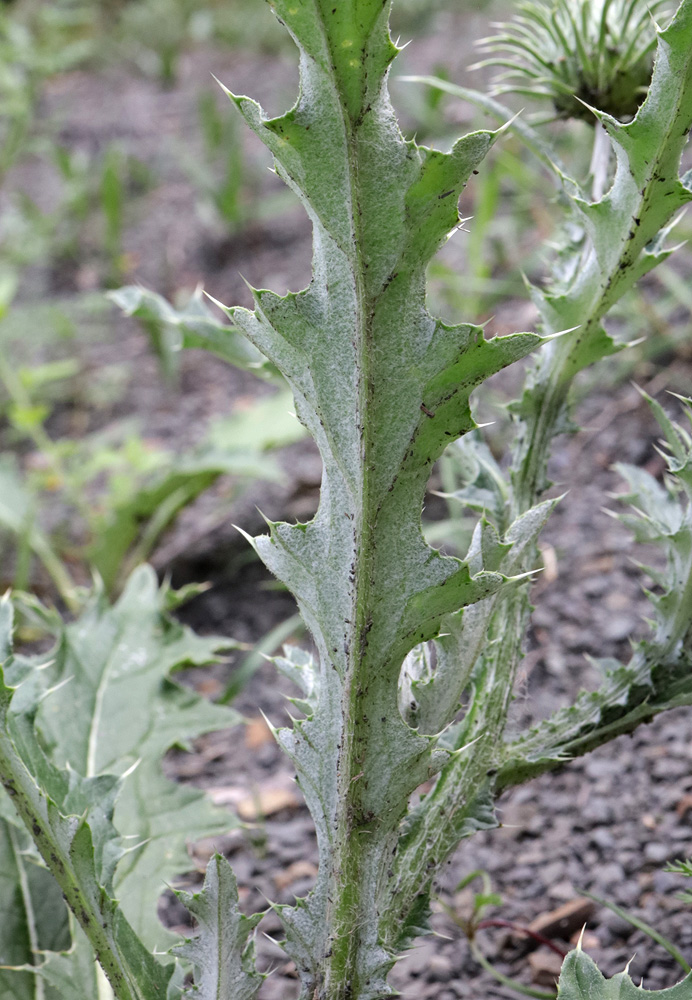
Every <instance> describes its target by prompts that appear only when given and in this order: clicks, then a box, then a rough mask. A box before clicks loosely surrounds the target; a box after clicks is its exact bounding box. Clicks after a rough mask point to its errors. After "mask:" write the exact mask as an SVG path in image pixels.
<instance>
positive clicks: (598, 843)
mask: <svg viewBox="0 0 692 1000" xmlns="http://www.w3.org/2000/svg"><path fill="white" fill-rule="evenodd" d="M589 843H590V844H593V845H594V847H597V848H598V849H599V851H610V850H612V849H613V848H614V847H615V837H614V836H613V835H612V833H611V832H610V830H606V829H605V828H604V827H597V828H596V829H595V830H592V831H591V834H590V836H589Z"/></svg>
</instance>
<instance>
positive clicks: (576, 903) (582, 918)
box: [529, 890, 594, 941]
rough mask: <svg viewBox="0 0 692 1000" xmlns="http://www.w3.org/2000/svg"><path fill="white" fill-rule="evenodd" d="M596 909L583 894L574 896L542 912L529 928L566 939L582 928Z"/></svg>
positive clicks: (535, 931) (536, 932)
mask: <svg viewBox="0 0 692 1000" xmlns="http://www.w3.org/2000/svg"><path fill="white" fill-rule="evenodd" d="M593 911H594V904H593V902H592V901H591V900H590V899H585V898H584V897H583V896H574V890H572V898H571V899H569V900H568V902H566V903H564V904H563V905H562V906H559V907H558V908H557V909H556V910H551V911H550V913H542V914H541V916H540V917H536V919H535V920H533V921H532V922H531V923H530V924H529V930H531V931H533V932H534V933H535V934H542V935H543V937H547V938H554V937H561V938H564V939H565V940H566V941H567V940H569V937H570V935H571V934H573V933H574V931H576V930H580V929H581V928H582V927H583V926H584V924H585V923H586V921H587V920H588V919H589V917H590V916H591V914H592V913H593Z"/></svg>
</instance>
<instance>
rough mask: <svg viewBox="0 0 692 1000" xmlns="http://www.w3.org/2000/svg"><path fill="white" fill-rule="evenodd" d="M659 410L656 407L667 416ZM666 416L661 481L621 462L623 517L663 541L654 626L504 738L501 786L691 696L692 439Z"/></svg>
mask: <svg viewBox="0 0 692 1000" xmlns="http://www.w3.org/2000/svg"><path fill="white" fill-rule="evenodd" d="M659 410H660V407H654V412H655V413H656V414H657V415H659V416H661V413H659ZM686 412H687V414H688V415H689V413H690V410H689V407H688V406H686ZM662 424H663V430H664V432H665V433H666V436H667V437H669V438H671V440H672V441H673V442H674V447H675V451H674V452H673V453H672V454H671V455H669V456H668V471H669V475H668V477H667V481H666V482H665V483H664V484H663V485H661V484H660V483H658V482H657V481H656V480H655V479H654V478H653V477H652V476H651V475H649V473H647V472H646V471H645V470H643V469H640V468H636V467H634V466H629V465H628V466H625V465H622V464H620V465H617V466H616V468H617V469H618V471H619V472H621V473H622V474H623V475H624V476H625V477H626V479H627V481H628V483H629V486H630V491H629V493H626V494H622V495H620V496H619V497H618V499H619V500H621V501H622V502H624V503H627V504H628V505H630V507H631V509H632V511H633V512H632V513H627V514H620V515H618V519H619V520H621V521H623V522H624V523H625V524H626V525H627V526H628V527H629V528H631V530H632V531H633V533H634V535H635V538H636V540H637V541H640V542H647V543H655V544H658V545H659V547H660V548H661V549H662V550H663V552H664V554H665V556H666V568H665V570H663V571H659V570H656V571H654V570H649V571H648V572H649V573H650V574H651V575H652V576H653V577H654V579H655V582H656V583H657V584H658V585H659V586H660V588H661V590H662V591H663V592H662V593H661V594H659V595H657V596H654V595H652V594H650V595H649V597H650V600H651V603H652V606H653V611H654V620H653V622H652V625H653V628H652V634H651V636H650V638H647V639H645V640H643V641H642V642H639V643H637V645H636V646H635V647H634V650H633V653H632V657H631V658H630V661H629V662H628V663H627V664H621V663H619V662H617V661H614V660H603V661H596V662H598V663H599V665H600V666H601V667H602V668H603V674H604V680H603V683H602V684H601V686H600V687H599V688H598V689H597V690H596V691H590V692H584V691H583V692H581V694H580V695H579V696H578V698H577V699H576V701H575V702H574V703H573V704H572V705H570V706H568V707H566V708H563V709H560V710H559V711H558V712H556V713H555V714H554V715H552V716H551V717H549V718H548V719H546V720H544V721H543V722H541V723H539V724H538V725H537V726H535V727H534V728H533V729H531V730H529V731H528V732H527V733H524V734H523V735H522V736H520V737H519V738H518V739H517V740H515V741H514V742H513V743H511V744H508V745H507V746H506V748H505V750H504V761H503V762H502V766H501V768H500V772H499V775H498V779H497V780H498V787H499V788H503V787H506V786H507V785H511V784H515V783H517V782H519V781H525V780H526V779H527V778H529V777H532V776H533V775H535V774H538V773H540V772H541V771H544V770H548V769H550V768H552V767H555V766H557V765H558V764H560V763H562V762H563V761H564V760H565V759H566V758H567V757H571V756H575V755H577V754H581V753H586V752H587V751H588V750H591V749H594V748H595V747H597V746H600V745H601V744H602V743H604V742H606V741H607V740H610V739H612V738H614V737H615V736H617V735H619V734H620V733H626V732H630V731H631V730H632V729H634V728H635V727H636V726H637V725H639V724H640V723H641V722H646V721H649V720H650V719H651V718H653V716H654V715H656V714H657V713H659V712H662V711H665V710H666V709H668V708H673V707H676V706H679V705H689V704H692V502H690V499H689V497H687V498H686V492H685V489H684V488H681V487H686V481H685V480H686V476H687V469H688V468H689V466H690V463H691V461H692V440H690V439H689V436H688V435H687V434H686V432H685V431H683V429H682V428H681V427H678V425H677V424H675V423H674V422H673V421H672V420H671V419H670V418H669V417H668V416H666V415H663V419H662Z"/></svg>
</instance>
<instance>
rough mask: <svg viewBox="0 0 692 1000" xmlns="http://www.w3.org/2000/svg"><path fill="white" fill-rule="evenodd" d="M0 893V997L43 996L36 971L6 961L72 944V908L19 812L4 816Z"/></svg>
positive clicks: (30, 960)
mask: <svg viewBox="0 0 692 1000" xmlns="http://www.w3.org/2000/svg"><path fill="white" fill-rule="evenodd" d="M3 803H4V804H9V802H8V799H7V796H5V795H3ZM0 899H2V920H1V921H0V998H2V1000H7V998H10V997H11V998H13V1000H40V990H39V988H37V985H36V980H35V978H34V973H31V972H21V971H15V970H14V969H6V968H3V967H5V966H14V967H21V966H24V965H27V966H32V965H34V963H39V962H40V961H41V956H39V954H38V952H39V951H59V950H61V949H63V948H67V947H69V944H70V929H69V921H68V913H69V911H68V909H67V907H66V906H65V903H64V901H63V898H62V893H61V891H60V888H59V887H58V884H57V883H56V881H55V880H54V878H53V877H52V875H50V874H49V872H47V871H46V870H45V868H43V867H41V865H40V858H39V856H38V855H37V853H36V851H35V849H33V843H32V841H31V838H30V837H29V835H28V833H27V832H26V830H25V829H24V828H23V826H22V825H21V824H20V823H19V819H18V817H17V816H16V814H15V815H14V816H12V817H11V818H10V819H5V818H0Z"/></svg>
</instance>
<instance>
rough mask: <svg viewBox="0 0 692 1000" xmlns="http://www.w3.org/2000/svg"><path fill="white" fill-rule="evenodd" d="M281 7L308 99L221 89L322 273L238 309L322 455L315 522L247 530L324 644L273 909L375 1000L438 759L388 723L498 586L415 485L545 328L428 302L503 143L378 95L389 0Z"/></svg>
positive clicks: (312, 971) (316, 986)
mask: <svg viewBox="0 0 692 1000" xmlns="http://www.w3.org/2000/svg"><path fill="white" fill-rule="evenodd" d="M273 6H274V9H275V11H276V13H277V15H278V16H279V17H280V18H281V20H282V21H284V22H285V23H286V25H287V27H288V29H289V31H290V32H291V34H292V36H293V38H294V39H295V40H296V42H297V44H298V47H299V48H300V50H301V87H300V93H299V97H298V100H297V102H296V104H295V106H294V107H293V108H292V109H291V110H290V111H288V112H287V113H286V114H284V115H282V116H280V117H278V118H271V119H270V118H267V117H265V116H264V114H263V113H262V110H261V108H260V107H259V105H257V104H256V103H255V102H254V101H252V100H250V99H249V98H246V97H235V96H233V95H229V96H230V97H231V99H232V100H233V101H234V103H235V104H236V106H237V107H238V109H239V110H240V112H241V114H242V115H243V117H244V118H245V120H246V122H247V123H248V125H249V126H250V127H251V128H252V129H253V130H254V131H255V132H256V133H257V134H258V135H259V137H260V138H261V139H262V141H263V142H264V143H265V144H266V145H267V146H268V148H269V149H270V150H271V151H272V153H273V154H274V160H275V167H276V170H277V173H278V174H279V175H280V176H281V177H282V178H283V179H284V180H285V181H286V183H287V184H288V185H289V187H291V188H292V189H293V190H294V191H295V192H296V194H297V195H298V197H299V198H300V199H301V201H302V203H303V205H304V206H305V209H306V211H307V212H308V214H309V216H310V218H311V220H312V223H313V232H314V258H313V277H312V281H311V284H310V286H309V287H308V288H307V289H305V290H304V291H302V292H299V293H291V294H288V295H286V296H283V297H281V296H278V295H275V294H274V293H272V292H270V291H266V290H254V291H253V296H254V300H255V310H254V312H250V311H248V310H245V309H238V308H236V309H229V310H228V315H229V317H230V319H231V321H232V322H233V324H234V325H235V326H236V327H237V328H238V329H241V330H243V331H244V332H245V334H246V336H247V337H248V339H249V340H250V341H251V342H252V343H253V344H254V345H255V347H256V348H257V349H258V351H260V352H261V354H263V355H264V356H265V357H267V358H268V359H269V361H270V362H271V363H272V364H274V365H275V366H276V367H277V368H278V369H279V370H280V371H281V373H282V374H283V376H284V377H285V378H286V380H287V381H288V383H289V384H290V386H291V388H292V390H293V393H294V397H295V406H296V412H297V414H298V416H299V418H300V420H301V421H302V422H303V423H304V424H305V426H306V427H307V428H308V430H309V431H310V433H311V434H312V436H313V437H314V439H315V441H316V442H317V444H318V447H319V449H320V452H321V455H322V459H323V463H324V477H323V484H322V494H321V503H320V509H319V512H318V514H317V516H316V517H315V519H314V520H312V521H311V522H310V523H309V524H306V525H305V524H298V525H287V524H271V525H270V535H269V536H265V537H261V538H258V539H255V541H254V544H255V546H256V548H257V551H258V552H259V554H260V556H261V558H262V559H263V560H264V562H265V563H266V565H267V566H268V567H269V569H270V570H271V571H272V572H273V573H274V574H275V575H276V576H278V577H279V579H281V580H282V581H283V582H284V583H286V585H287V586H288V587H289V589H290V590H291V591H292V592H293V593H294V594H295V596H296V598H297V600H298V603H299V606H300V609H301V612H302V614H303V616H304V618H305V621H306V623H307V624H308V626H309V628H310V630H311V631H312V634H313V637H314V639H315V643H316V646H317V649H318V653H319V659H318V660H316V661H315V662H314V666H310V664H309V663H307V662H305V663H302V664H301V665H300V670H301V671H302V673H303V674H305V673H307V672H308V671H310V670H312V671H314V675H315V676H314V677H313V678H312V680H311V681H310V682H309V683H307V685H306V686H307V688H308V690H309V691H310V692H312V694H311V695H310V696H309V699H308V700H310V699H313V705H314V707H313V708H312V709H311V714H310V715H309V716H308V718H307V719H305V720H303V721H300V722H297V723H296V725H295V726H294V728H293V730H281V731H280V732H279V734H278V738H279V740H280V742H281V745H282V746H283V747H284V749H285V750H286V751H287V753H288V754H289V755H290V756H291V758H292V759H293V760H294V762H295V765H296V768H297V772H298V779H299V781H300V785H301V788H302V789H303V792H304V794H305V796H306V799H307V801H308V804H309V806H310V809H311V811H312V814H313V817H314V819H315V823H316V826H317V834H318V842H319V849H320V862H321V865H320V873H319V877H318V883H317V887H316V889H315V891H314V892H313V893H312V895H311V896H310V897H309V898H308V899H307V900H305V901H300V902H299V903H298V904H297V906H296V907H293V908H286V907H283V908H279V912H280V914H281V917H282V920H283V922H284V925H285V927H286V934H287V945H286V947H287V950H288V951H289V954H290V955H291V957H293V958H294V959H295V961H296V964H297V966H298V968H299V971H300V973H301V977H302V979H303V991H304V992H303V994H302V995H303V996H304V997H312V996H313V994H314V993H318V994H320V995H322V993H324V995H330V996H331V995H334V996H336V995H337V992H335V991H339V992H338V996H340V997H341V996H342V995H344V996H345V992H344V991H345V990H346V989H347V985H346V984H347V982H348V981H349V980H353V982H352V988H353V990H354V995H356V994H357V996H358V998H359V1000H371V998H372V1000H374V998H375V997H378V998H379V997H381V996H385V995H387V994H388V993H389V992H391V991H390V988H389V987H388V986H387V984H386V972H387V970H388V968H389V966H390V965H391V962H392V953H391V951H389V950H388V949H387V947H384V946H383V942H382V935H381V933H380V930H381V928H380V924H384V923H385V922H386V921H387V920H388V919H389V910H390V888H391V887H390V886H389V885H388V880H387V877H386V876H385V875H384V873H385V872H386V871H387V870H388V867H389V864H388V858H389V855H390V854H391V852H392V850H393V848H394V846H395V843H396V838H397V836H398V825H399V822H400V820H401V818H402V816H403V814H404V812H405V810H406V806H407V802H408V798H409V795H410V794H411V793H412V792H413V791H414V789H415V788H416V787H417V786H418V785H419V784H421V783H422V782H423V781H425V780H427V779H428V778H429V777H430V776H431V775H432V774H434V773H435V772H436V771H437V770H438V769H439V767H440V766H441V764H442V763H443V762H444V761H445V760H446V759H447V758H448V753H447V752H446V751H441V750H439V749H438V748H436V746H435V739H434V738H433V737H428V736H424V735H421V734H420V733H417V732H416V731H414V730H413V729H412V728H411V727H410V726H409V725H407V724H406V723H405V722H404V720H403V719H402V718H401V715H400V714H399V711H398V706H397V700H398V681H399V674H400V671H401V666H402V662H403V659H404V657H405V656H406V654H407V653H409V652H410V650H411V649H413V648H414V647H415V646H417V645H418V644H419V643H421V642H424V641H426V640H429V639H432V638H434V637H435V636H437V635H438V634H439V632H440V631H441V629H442V628H443V624H444V622H445V618H446V616H447V615H449V614H451V613H455V612H457V611H458V610H459V609H460V608H461V607H464V606H469V605H472V604H475V603H476V602H478V601H480V600H483V599H484V598H487V597H489V596H490V595H492V594H493V593H495V592H496V591H498V590H499V589H500V588H501V587H502V586H503V585H504V584H505V578H504V576H503V574H502V573H501V572H496V571H494V570H492V569H489V568H488V567H486V566H484V565H482V559H481V560H480V563H481V565H480V566H478V567H476V566H475V565H474V567H473V569H472V568H471V566H470V565H469V564H468V563H463V562H460V561H458V560H455V559H451V558H446V557H443V556H441V555H440V553H438V552H436V551H435V550H433V549H431V548H430V547H429V546H428V545H427V544H426V543H425V541H424V539H423V537H422V533H421V526H420V525H421V508H422V503H423V496H424V493H425V488H426V485H427V480H428V477H429V474H430V471H431V468H432V465H433V463H434V462H435V460H436V459H437V458H438V457H439V456H440V454H441V453H442V451H443V450H444V448H445V447H446V446H447V445H448V444H449V443H450V442H451V441H453V440H454V439H455V438H457V437H459V436H460V435H462V434H464V433H466V432H467V431H469V430H471V429H473V428H474V427H475V423H474V420H473V418H472V415H471V410H470V403H469V397H470V394H471V392H472V390H473V389H474V387H476V386H477V385H480V384H481V383H482V382H483V381H484V380H485V379H486V378H487V377H488V376H489V375H491V374H492V373H494V372H496V371H498V370H500V369H501V368H503V367H505V366H506V365H508V364H511V363H512V362H513V361H515V360H517V359H519V358H521V357H524V356H525V355H526V354H527V353H528V352H530V351H531V350H533V349H534V348H535V347H536V346H537V345H538V344H539V343H540V338H539V337H537V336H536V335H534V334H517V335H514V336H509V337H504V338H497V339H493V340H486V339H485V336H484V334H483V331H482V329H481V328H479V327H475V326H472V325H468V324H462V325H459V326H448V325H445V324H444V323H442V322H440V321H439V320H436V319H435V318H434V317H432V316H431V315H430V314H429V313H428V312H427V310H426V303H425V268H426V266H427V263H428V262H429V260H430V258H431V257H432V256H433V255H434V253H435V252H436V250H437V249H438V247H439V246H440V245H441V244H442V243H443V242H444V240H445V239H446V238H447V236H448V235H449V234H450V233H451V231H452V230H453V229H454V228H455V227H456V226H457V224H458V221H459V214H458V205H457V203H458V199H459V196H460V194H461V192H462V189H463V187H464V185H465V183H466V180H467V178H468V177H469V175H470V174H471V172H472V170H473V169H475V167H476V165H477V164H478V163H479V162H480V160H481V159H482V158H483V156H484V155H485V153H486V152H487V150H488V149H489V147H490V145H491V144H492V142H493V139H494V135H493V134H492V133H489V132H477V133H474V134H472V135H468V136H466V137H464V138H462V139H460V140H459V141H458V142H457V143H456V144H455V145H454V147H453V148H452V150H451V151H450V152H448V153H442V152H439V151H437V150H432V149H427V148H425V147H419V146H417V145H416V144H415V143H414V142H407V141H405V140H404V139H403V137H402V136H401V134H400V132H399V129H398V125H397V122H396V119H395V117H394V114H393V111H392V108H391V105H390V103H389V100H388V97H387V92H386V85H385V81H386V73H387V68H388V66H389V64H390V62H391V61H392V59H393V58H394V56H395V55H396V51H397V50H396V48H395V46H394V45H393V44H392V42H391V40H390V38H389V35H388V30H387V15H388V6H389V5H388V4H387V3H384V4H383V3H382V2H381V0H359V2H357V3H355V2H352V0H349V2H346V3H341V4H336V5H335V4H331V5H328V4H326V3H325V2H322V0H305V2H301V3H300V4H293V3H291V2H289V0H278V2H277V3H276V4H273ZM292 667H293V668H294V669H295V668H297V665H296V664H292ZM366 776H367V777H366ZM409 902H412V900H410V901H409ZM356 912H357V913H359V914H361V915H362V924H361V922H360V921H359V923H358V927H357V929H356V930H355V932H354V927H353V920H354V917H353V914H354V913H356ZM323 956H327V957H323ZM356 969H357V973H356V971H355V970H356ZM356 975H357V986H356V984H355V980H354V979H353V977H355V976H356ZM333 991H334V992H333Z"/></svg>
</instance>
